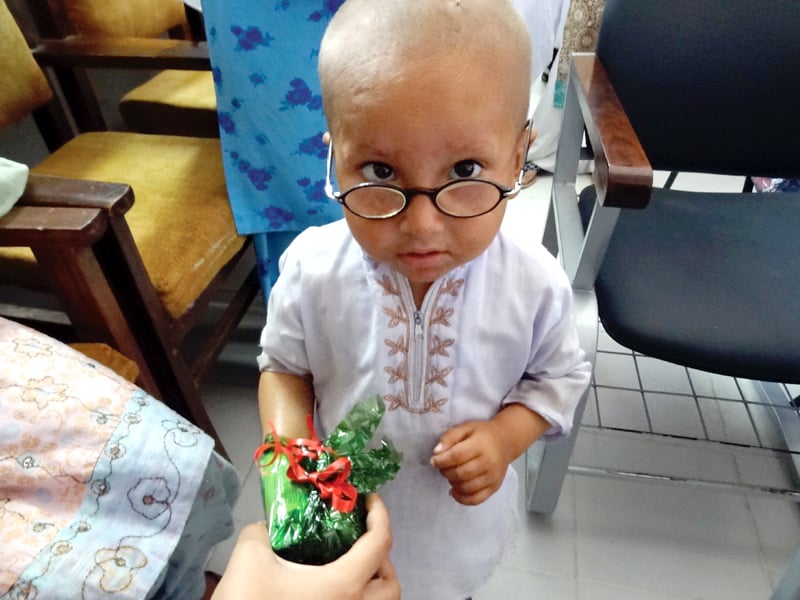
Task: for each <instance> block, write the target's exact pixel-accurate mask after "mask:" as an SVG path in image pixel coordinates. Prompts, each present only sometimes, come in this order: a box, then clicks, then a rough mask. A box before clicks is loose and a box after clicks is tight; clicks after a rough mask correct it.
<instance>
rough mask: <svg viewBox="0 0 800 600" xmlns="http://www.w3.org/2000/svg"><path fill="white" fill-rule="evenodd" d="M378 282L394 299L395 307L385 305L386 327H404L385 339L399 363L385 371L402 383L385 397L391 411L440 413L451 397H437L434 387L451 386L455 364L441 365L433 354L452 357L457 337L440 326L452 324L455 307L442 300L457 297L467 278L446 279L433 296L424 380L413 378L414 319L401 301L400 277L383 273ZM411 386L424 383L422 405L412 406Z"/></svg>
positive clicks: (395, 381)
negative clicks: (393, 336) (451, 353)
mask: <svg viewBox="0 0 800 600" xmlns="http://www.w3.org/2000/svg"><path fill="white" fill-rule="evenodd" d="M376 282H377V283H378V285H379V286H380V287H381V288H382V290H383V295H384V296H390V297H391V298H392V300H393V301H394V302H395V304H394V305H393V306H383V307H382V310H383V313H384V314H385V315H386V316H387V317H388V318H389V320H388V322H387V326H388V327H389V329H394V328H397V327H402V332H401V333H400V335H398V336H397V337H395V338H386V339H384V343H385V345H386V346H387V348H388V351H387V356H389V357H397V359H398V362H397V363H396V364H395V365H393V366H387V367H384V371H385V372H386V374H387V375H388V376H389V378H388V381H389V383H390V384H393V385H396V384H398V383H399V384H400V385H402V389H401V390H399V391H398V392H397V393H394V394H386V395H385V396H384V397H383V400H384V402H386V404H387V408H388V410H397V409H398V408H402V409H404V410H406V411H408V412H413V413H420V414H424V413H428V412H441V410H442V407H443V406H444V405H445V404H447V402H448V401H449V397H447V396H443V397H437V396H436V395H434V393H433V386H439V387H441V388H446V387H448V385H447V376H448V375H450V373H452V371H453V366H452V365H448V366H442V365H440V364H434V357H443V358H450V352H449V348H450V347H451V346H452V345H453V344H455V338H448V337H443V336H442V335H440V333H441V332H440V331H438V329H441V328H444V327H451V326H452V325H451V319H452V317H453V314H454V313H455V309H453V308H452V307H450V306H442V305H441V303H442V301H443V299H444V297H446V296H450V297H452V298H455V297H457V296H458V294H459V291H460V290H461V287H462V286H463V285H464V279H446V280H445V281H443V282H442V283H441V284H440V286H439V289H438V290H436V295H435V296H434V298H433V301H432V306H431V309H430V311H429V314H430V318H429V320H428V322H427V323H425V324H424V327H425V329H426V331H427V336H426V337H425V340H426V345H425V348H424V349H421V350H418V351H422V352H424V363H423V365H424V366H423V371H424V372H423V373H421V374H420V376H421V378H422V381H421V382H419V381H411V377H412V374H411V367H410V366H409V361H410V359H411V357H410V356H409V354H410V351H411V344H410V341H411V339H412V336H413V332H412V327H413V326H414V325H413V323H412V320H411V319H410V318H409V313H408V311H407V310H406V307H405V306H404V304H403V301H402V295H401V285H400V281H399V280H398V279H394V278H392V277H390V276H389V275H383V276H382V277H381V278H380V279H376ZM433 326H437V331H433ZM411 385H415V386H417V385H422V405H421V406H412V399H411V393H410V386H411Z"/></svg>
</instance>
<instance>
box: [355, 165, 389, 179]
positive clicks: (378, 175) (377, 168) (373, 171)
mask: <svg viewBox="0 0 800 600" xmlns="http://www.w3.org/2000/svg"><path fill="white" fill-rule="evenodd" d="M361 174H362V175H364V179H366V180H367V181H369V182H372V183H384V182H386V181H388V180H390V179H393V178H394V169H392V167H390V166H389V165H387V164H386V163H382V162H371V163H367V164H365V165H364V166H363V167H361Z"/></svg>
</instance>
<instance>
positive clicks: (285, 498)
mask: <svg viewBox="0 0 800 600" xmlns="http://www.w3.org/2000/svg"><path fill="white" fill-rule="evenodd" d="M384 411H385V408H384V404H383V401H382V400H381V399H380V398H379V397H378V396H373V397H370V398H368V399H366V400H364V401H362V402H359V403H358V404H357V405H356V406H355V407H353V409H352V410H351V411H350V413H349V414H348V415H347V416H346V417H345V418H344V419H342V421H341V422H340V423H339V424H338V425H337V426H336V428H335V429H334V430H333V431H332V432H331V434H330V435H329V436H328V437H327V438H326V439H325V440H323V442H322V443H323V445H324V446H325V447H327V448H330V449H331V450H333V453H329V452H322V453H321V454H320V455H319V457H318V458H317V459H316V460H312V459H308V458H305V459H303V460H302V461H300V464H301V465H302V466H303V468H304V469H305V470H306V471H307V472H309V473H310V472H313V471H321V470H323V469H325V468H326V467H327V466H328V465H329V464H330V463H332V462H333V461H334V460H335V459H336V458H339V457H341V456H346V457H348V458H349V459H350V462H351V471H350V476H349V481H350V483H352V485H353V486H354V487H355V488H356V490H357V492H358V496H357V500H356V505H355V508H354V509H353V510H352V511H351V512H340V511H338V510H335V509H334V508H332V506H331V503H330V501H329V500H323V499H322V497H321V494H320V492H319V490H318V489H317V488H316V487H315V486H314V485H313V484H310V483H297V482H295V481H292V480H291V479H290V478H289V476H288V475H287V470H288V468H289V459H288V457H287V456H286V454H283V453H278V454H277V456H276V455H275V452H273V451H268V452H265V453H263V454H261V456H260V457H259V458H258V465H259V470H260V475H261V492H262V499H263V502H264V512H265V515H266V521H267V527H268V530H269V536H270V541H271V543H272V548H273V550H274V551H275V552H276V554H278V555H279V556H281V557H282V558H285V559H286V560H290V561H292V562H298V563H304V564H311V565H320V564H325V563H328V562H331V561H333V560H335V559H337V558H338V557H339V556H341V555H342V554H344V553H345V552H347V550H348V549H349V548H350V547H351V546H352V545H353V544H354V543H355V541H356V540H357V539H358V538H359V537H360V536H361V535H362V534H363V533H364V532H365V531H366V507H365V497H366V495H367V494H369V493H370V492H374V491H377V490H378V489H379V488H380V487H381V486H382V485H383V484H384V483H386V482H387V481H390V480H391V479H393V478H394V476H395V475H396V474H397V471H398V470H399V469H400V466H401V464H402V455H401V454H400V452H398V451H397V450H396V449H395V448H394V446H393V445H392V444H391V442H390V441H388V440H380V441H379V442H378V444H377V445H375V447H372V448H369V449H368V448H367V444H368V443H369V442H370V440H371V439H372V436H373V434H374V433H375V430H376V429H377V427H378V425H379V424H380V421H381V418H382V417H383V413H384ZM269 437H270V436H268V438H269ZM286 441H287V440H285V439H282V442H284V443H285V442H286Z"/></svg>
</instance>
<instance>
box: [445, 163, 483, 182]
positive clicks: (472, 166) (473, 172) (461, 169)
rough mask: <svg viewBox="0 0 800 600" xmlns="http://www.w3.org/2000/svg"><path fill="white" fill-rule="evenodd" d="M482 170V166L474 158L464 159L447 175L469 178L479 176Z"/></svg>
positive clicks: (454, 177) (453, 177)
mask: <svg viewBox="0 0 800 600" xmlns="http://www.w3.org/2000/svg"><path fill="white" fill-rule="evenodd" d="M482 170H483V169H482V167H481V166H480V165H479V164H478V163H477V162H475V161H474V160H462V161H459V162H457V163H456V164H454V165H453V168H452V169H450V172H449V173H448V174H447V176H448V177H449V178H450V179H468V178H470V177H477V176H478V175H480V173H481V171H482Z"/></svg>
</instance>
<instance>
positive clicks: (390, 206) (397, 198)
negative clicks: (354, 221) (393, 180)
mask: <svg viewBox="0 0 800 600" xmlns="http://www.w3.org/2000/svg"><path fill="white" fill-rule="evenodd" d="M404 203H405V196H403V193H402V192H400V191H398V190H393V189H391V188H385V187H380V186H376V185H375V186H367V187H363V188H356V189H354V190H350V191H349V192H348V193H347V195H346V196H345V198H344V204H345V206H347V208H349V209H350V210H351V211H353V212H354V213H356V214H357V215H361V216H362V217H385V216H388V215H393V214H396V213H397V212H399V211H400V210H402V208H403V204H404Z"/></svg>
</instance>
